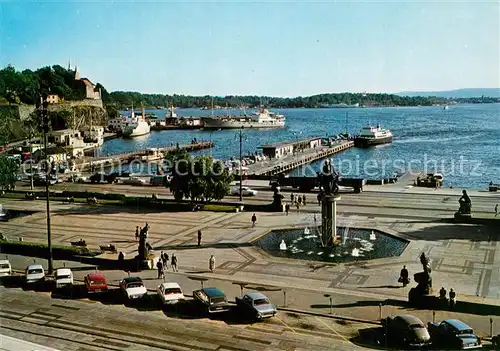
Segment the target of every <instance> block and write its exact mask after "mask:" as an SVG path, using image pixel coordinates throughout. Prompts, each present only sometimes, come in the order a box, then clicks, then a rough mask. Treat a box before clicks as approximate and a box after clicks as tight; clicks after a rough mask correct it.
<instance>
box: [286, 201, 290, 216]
mask: <svg viewBox="0 0 500 351" xmlns="http://www.w3.org/2000/svg"><path fill="white" fill-rule="evenodd" d="M285 212H286V215H287V216H288V212H290V204H286V205H285Z"/></svg>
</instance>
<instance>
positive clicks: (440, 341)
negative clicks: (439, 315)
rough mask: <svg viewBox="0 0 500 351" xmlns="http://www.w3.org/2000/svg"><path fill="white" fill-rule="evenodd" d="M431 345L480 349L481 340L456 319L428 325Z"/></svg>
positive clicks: (469, 328)
mask: <svg viewBox="0 0 500 351" xmlns="http://www.w3.org/2000/svg"><path fill="white" fill-rule="evenodd" d="M428 328H429V333H430V334H431V339H432V343H433V344H434V345H436V346H437V347H440V348H450V349H455V350H457V349H460V350H465V349H476V348H480V347H482V345H481V340H480V339H479V338H478V337H477V336H476V335H475V334H474V331H473V330H472V328H471V327H469V326H468V325H467V324H465V323H464V322H462V321H459V320H458V319H446V320H444V321H442V322H441V323H428Z"/></svg>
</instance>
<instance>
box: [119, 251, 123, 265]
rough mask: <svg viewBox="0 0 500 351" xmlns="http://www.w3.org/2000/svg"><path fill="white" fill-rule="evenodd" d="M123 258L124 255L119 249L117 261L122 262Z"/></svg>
mask: <svg viewBox="0 0 500 351" xmlns="http://www.w3.org/2000/svg"><path fill="white" fill-rule="evenodd" d="M124 259H125V255H124V254H123V251H120V253H119V254H118V261H119V262H120V263H122V262H123V260H124Z"/></svg>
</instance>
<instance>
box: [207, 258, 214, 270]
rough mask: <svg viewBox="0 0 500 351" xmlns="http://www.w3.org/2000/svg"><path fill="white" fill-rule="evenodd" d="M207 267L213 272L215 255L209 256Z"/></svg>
mask: <svg viewBox="0 0 500 351" xmlns="http://www.w3.org/2000/svg"><path fill="white" fill-rule="evenodd" d="M208 269H210V272H212V273H213V272H214V270H215V257H214V255H212V256H210V259H209V260H208Z"/></svg>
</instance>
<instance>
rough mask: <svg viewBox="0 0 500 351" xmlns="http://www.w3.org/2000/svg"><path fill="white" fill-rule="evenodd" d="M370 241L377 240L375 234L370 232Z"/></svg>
mask: <svg viewBox="0 0 500 351" xmlns="http://www.w3.org/2000/svg"><path fill="white" fill-rule="evenodd" d="M370 240H372V241H373V240H377V236H376V235H375V232H374V231H373V230H372V232H371V234H370Z"/></svg>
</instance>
